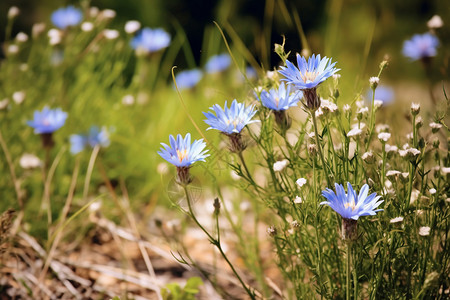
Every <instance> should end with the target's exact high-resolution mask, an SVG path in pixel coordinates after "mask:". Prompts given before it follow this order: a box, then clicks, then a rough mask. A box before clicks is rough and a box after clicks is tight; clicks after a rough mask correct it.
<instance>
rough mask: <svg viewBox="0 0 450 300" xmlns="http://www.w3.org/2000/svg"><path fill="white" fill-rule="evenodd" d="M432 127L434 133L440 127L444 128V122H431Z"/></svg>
mask: <svg viewBox="0 0 450 300" xmlns="http://www.w3.org/2000/svg"><path fill="white" fill-rule="evenodd" d="M430 128H431V130H432V131H433V133H436V132H437V131H438V130H439V129H441V128H442V124H439V123H435V122H431V123H430Z"/></svg>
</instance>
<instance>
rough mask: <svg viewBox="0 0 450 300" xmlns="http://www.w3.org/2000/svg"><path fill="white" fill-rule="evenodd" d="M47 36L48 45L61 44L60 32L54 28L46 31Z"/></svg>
mask: <svg viewBox="0 0 450 300" xmlns="http://www.w3.org/2000/svg"><path fill="white" fill-rule="evenodd" d="M47 36H48V37H49V43H50V45H52V46H54V45H58V44H59V43H61V38H62V32H61V31H60V30H58V29H56V28H52V29H50V30H49V31H48V33H47Z"/></svg>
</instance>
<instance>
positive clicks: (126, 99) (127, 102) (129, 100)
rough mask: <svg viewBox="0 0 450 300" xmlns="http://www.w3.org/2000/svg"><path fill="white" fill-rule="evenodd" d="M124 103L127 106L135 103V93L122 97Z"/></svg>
mask: <svg viewBox="0 0 450 300" xmlns="http://www.w3.org/2000/svg"><path fill="white" fill-rule="evenodd" d="M122 104H123V105H126V106H130V105H133V104H134V97H133V95H125V96H123V98H122Z"/></svg>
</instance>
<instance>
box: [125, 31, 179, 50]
mask: <svg viewBox="0 0 450 300" xmlns="http://www.w3.org/2000/svg"><path fill="white" fill-rule="evenodd" d="M169 44H170V35H169V34H168V33H167V32H166V31H164V29H162V28H156V29H151V28H148V27H146V28H143V29H142V30H141V31H139V32H138V34H137V35H136V36H135V37H134V38H133V39H132V40H131V47H132V48H133V49H135V50H142V51H145V52H147V53H151V52H156V51H158V50H161V49H164V48H166V47H168V46H169Z"/></svg>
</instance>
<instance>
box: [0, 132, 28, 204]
mask: <svg viewBox="0 0 450 300" xmlns="http://www.w3.org/2000/svg"><path fill="white" fill-rule="evenodd" d="M0 145H1V147H2V149H3V152H4V153H5V158H6V162H7V164H8V168H9V173H10V174H11V179H12V181H13V185H14V190H15V192H16V196H17V203H19V207H20V210H23V200H22V195H21V192H20V183H19V181H18V180H17V176H16V171H15V170H14V164H13V162H12V159H11V154H10V153H9V150H8V146H7V145H6V143H5V140H4V139H3V135H2V132H1V131H0Z"/></svg>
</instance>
